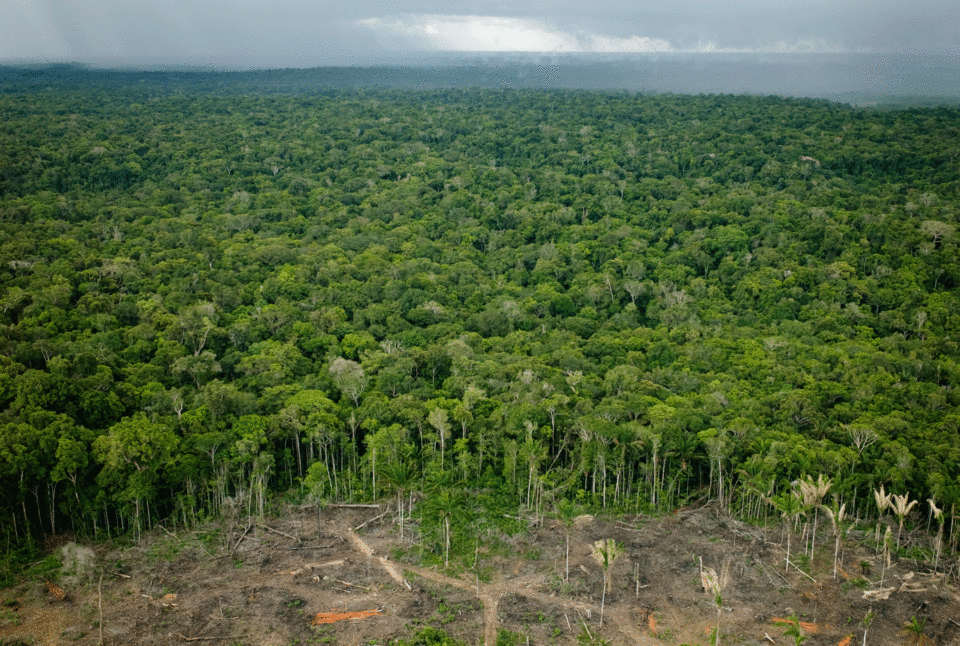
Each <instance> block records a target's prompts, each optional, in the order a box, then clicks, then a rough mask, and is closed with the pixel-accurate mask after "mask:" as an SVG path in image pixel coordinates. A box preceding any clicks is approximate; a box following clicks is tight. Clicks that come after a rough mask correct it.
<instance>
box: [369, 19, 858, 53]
mask: <svg viewBox="0 0 960 646" xmlns="http://www.w3.org/2000/svg"><path fill="white" fill-rule="evenodd" d="M357 24H358V25H360V26H361V27H363V28H366V29H369V30H373V31H374V32H375V33H376V34H377V35H379V36H392V37H394V38H399V39H401V40H402V41H406V42H407V43H408V44H411V45H413V46H414V47H416V48H418V49H425V50H436V51H454V52H457V51H459V52H592V53H614V54H616V53H718V54H724V53H733V54H737V53H750V54H763V53H812V52H819V53H828V52H829V53H835V52H840V51H843V50H842V48H838V47H835V46H830V45H828V44H827V43H826V42H824V41H796V42H793V43H789V42H786V41H777V42H768V43H765V44H760V45H755V46H740V47H729V46H723V45H720V44H718V43H716V42H715V41H712V40H700V41H698V42H697V43H696V44H694V45H689V44H688V45H682V46H678V45H676V44H675V43H673V42H671V41H669V40H667V39H665V38H660V37H656V36H640V35H633V36H628V37H625V38H624V37H616V36H609V35H606V34H600V33H581V34H579V35H578V34H574V33H570V32H567V31H563V30H560V29H555V28H552V27H551V26H550V25H549V24H548V23H546V22H544V21H541V20H534V19H528V18H504V17H498V16H451V15H419V16H406V17H403V18H397V19H393V20H390V19H382V18H367V19H366V20H361V21H359V22H358V23H357Z"/></svg>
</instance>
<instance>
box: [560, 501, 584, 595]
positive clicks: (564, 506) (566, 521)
mask: <svg viewBox="0 0 960 646" xmlns="http://www.w3.org/2000/svg"><path fill="white" fill-rule="evenodd" d="M580 511H581V508H580V505H578V504H577V503H575V502H573V501H572V500H568V499H566V498H563V499H561V500H560V502H558V503H557V505H556V510H555V512H554V517H555V518H556V519H557V520H559V521H560V522H561V523H563V533H564V535H565V536H566V539H567V548H566V552H567V554H566V565H565V567H564V571H563V580H564V581H569V580H570V531H571V530H572V529H573V523H574V520H576V518H577V516H579V515H580Z"/></svg>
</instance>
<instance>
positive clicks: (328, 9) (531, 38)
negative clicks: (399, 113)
mask: <svg viewBox="0 0 960 646" xmlns="http://www.w3.org/2000/svg"><path fill="white" fill-rule="evenodd" d="M386 6H387V7H389V9H385V8H384V7H385V5H384V4H383V3H380V2H373V1H372V0H358V1H356V2H352V3H343V2H334V1H333V0H317V1H310V0H277V1H276V2H273V3H269V4H268V3H262V2H254V1H253V0H195V1H194V2H190V3H188V2H185V1H184V0H173V1H172V2H168V3H156V2H145V1H144V0H127V1H125V2H118V1H117V0H32V1H31V0H14V1H13V2H12V3H11V4H8V5H7V7H6V8H5V11H4V14H5V17H4V20H3V21H2V24H0V62H23V61H31V62H47V61H71V62H81V63H90V64H130V65H155V64H187V65H212V66H220V67H233V68H267V67H315V66H331V65H356V64H386V63H390V62H393V61H396V60H397V58H398V57H401V58H402V57H404V56H407V57H409V56H412V55H416V54H417V53H425V54H443V53H446V54H456V53H457V52H545V53H554V54H569V53H603V54H627V53H683V52H703V53H727V52H732V53H744V52H745V53H792V52H803V53H817V52H822V53H864V52H877V53H904V54H912V55H916V54H921V55H926V54H929V55H934V56H936V57H941V58H942V57H946V58H948V59H952V60H956V59H958V58H960V4H958V3H957V2H956V1H955V0H919V1H918V2H913V3H902V2H900V1H899V0H897V1H893V0H878V1H872V2H871V1H867V0H782V1H781V2H779V3H776V5H774V3H771V2H769V1H768V0H709V1H708V0H676V1H674V2H671V3H669V4H664V3H662V2H660V1H659V0H609V1H607V2H604V3H603V4H601V5H598V4H596V3H589V4H588V2H587V1H586V0H559V1H557V2H550V3H548V2H544V1H543V0H515V1H514V2H505V1H503V0H492V1H481V0H453V1H452V2H440V1H438V0H411V1H410V2H407V3H404V4H401V5H395V4H390V5H386Z"/></svg>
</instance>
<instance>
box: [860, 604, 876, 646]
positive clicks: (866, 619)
mask: <svg viewBox="0 0 960 646" xmlns="http://www.w3.org/2000/svg"><path fill="white" fill-rule="evenodd" d="M876 616H877V615H876V614H874V612H873V608H870V609H869V610H867V614H865V615H864V616H863V619H861V620H860V624H861V625H862V626H863V646H867V630H868V629H869V628H870V622H871V621H873V618H874V617H876Z"/></svg>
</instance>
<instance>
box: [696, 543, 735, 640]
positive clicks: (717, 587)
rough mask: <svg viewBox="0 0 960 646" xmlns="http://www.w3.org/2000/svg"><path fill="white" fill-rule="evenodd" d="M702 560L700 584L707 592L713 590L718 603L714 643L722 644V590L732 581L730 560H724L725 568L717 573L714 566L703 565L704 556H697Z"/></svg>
mask: <svg viewBox="0 0 960 646" xmlns="http://www.w3.org/2000/svg"><path fill="white" fill-rule="evenodd" d="M697 559H698V560H699V561H700V584H701V585H702V586H703V589H704V591H705V592H712V593H713V599H714V601H715V602H716V604H717V627H716V628H715V629H714V631H713V643H714V644H716V646H720V615H721V613H722V611H723V596H721V594H720V593H721V592H723V589H724V588H725V587H727V583H728V582H729V581H730V562H729V561H724V562H723V569H722V570H721V571H720V574H719V575H717V572H716V570H714V569H713V568H708V567H703V558H701V557H699V556H698V557H697Z"/></svg>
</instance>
